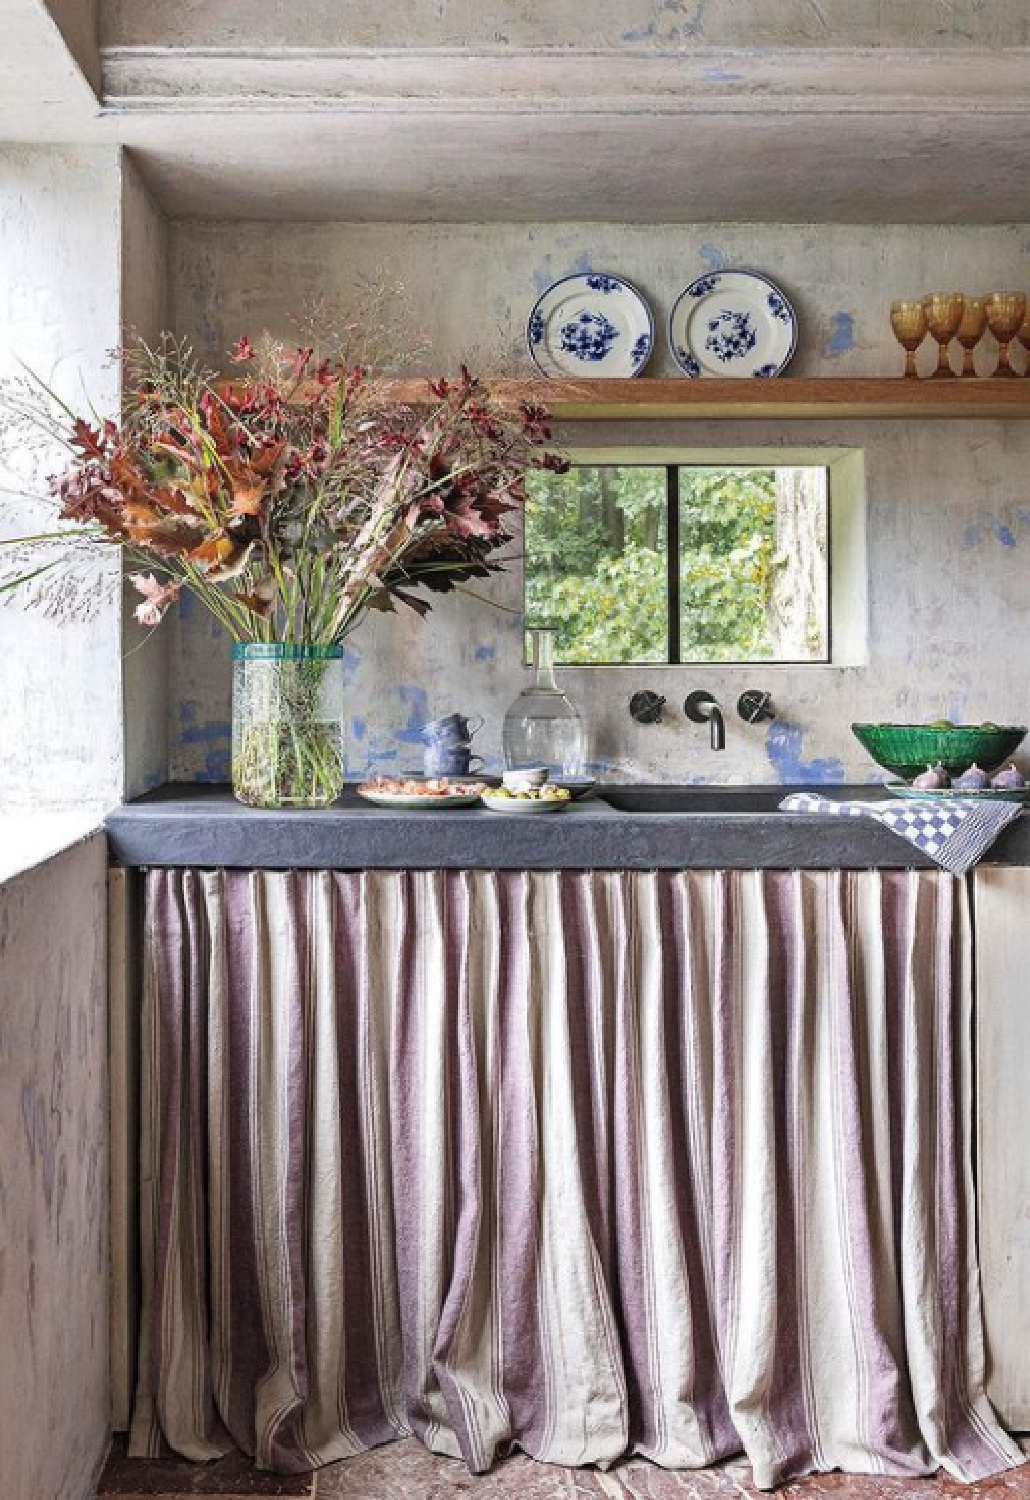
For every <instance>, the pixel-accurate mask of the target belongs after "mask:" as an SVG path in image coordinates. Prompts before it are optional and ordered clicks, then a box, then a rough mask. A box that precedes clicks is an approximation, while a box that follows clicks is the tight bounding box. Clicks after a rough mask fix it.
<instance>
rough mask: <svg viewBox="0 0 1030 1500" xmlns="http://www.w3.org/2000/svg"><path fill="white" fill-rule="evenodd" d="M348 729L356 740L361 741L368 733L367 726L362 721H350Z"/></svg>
mask: <svg viewBox="0 0 1030 1500" xmlns="http://www.w3.org/2000/svg"><path fill="white" fill-rule="evenodd" d="M350 729H351V734H352V735H353V736H354V738H355V739H356V740H363V739H364V738H365V736H366V734H367V733H368V725H367V724H366V723H365V720H364V719H351V721H350Z"/></svg>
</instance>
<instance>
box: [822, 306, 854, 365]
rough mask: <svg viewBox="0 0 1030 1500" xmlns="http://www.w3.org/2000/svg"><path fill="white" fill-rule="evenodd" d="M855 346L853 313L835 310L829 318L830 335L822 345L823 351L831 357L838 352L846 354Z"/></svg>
mask: <svg viewBox="0 0 1030 1500" xmlns="http://www.w3.org/2000/svg"><path fill="white" fill-rule="evenodd" d="M854 347H855V318H854V314H853V313H849V312H837V313H834V315H833V317H832V318H831V320H830V336H829V338H828V339H827V340H826V343H825V344H824V345H823V353H824V354H826V355H828V356H829V357H830V358H831V359H832V358H834V357H835V356H836V355H838V354H847V352H848V350H849V349H853V348H854Z"/></svg>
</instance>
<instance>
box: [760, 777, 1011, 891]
mask: <svg viewBox="0 0 1030 1500" xmlns="http://www.w3.org/2000/svg"><path fill="white" fill-rule="evenodd" d="M780 811H781V812H794V813H823V814H825V815H827V816H828V817H831V818H875V819H876V821H877V822H878V823H882V824H883V825H884V827H885V828H889V829H890V831H891V833H896V834H898V835H899V837H901V838H903V839H907V840H908V842H909V843H910V844H912V845H914V847H915V848H916V849H919V850H920V851H921V852H922V853H923V854H928V855H929V856H930V858H931V859H932V860H935V861H936V863H937V864H939V865H940V866H941V869H943V870H949V871H950V872H951V874H952V875H964V874H965V873H966V871H967V870H971V869H972V868H973V866H974V865H975V864H976V863H977V861H978V860H980V859H982V858H983V856H984V855H985V854H986V853H987V851H988V849H989V848H990V847H991V845H992V844H993V843H994V841H995V839H996V838H997V837H998V835H999V834H1000V833H1001V831H1002V829H1003V828H1007V827H1008V825H1009V824H1010V823H1011V822H1012V821H1013V819H1015V818H1018V817H1019V815H1020V813H1021V812H1022V811H1023V809H1022V807H1021V805H1020V804H1019V803H1018V802H994V801H990V802H988V801H977V800H976V799H975V798H973V797H954V798H950V797H949V798H948V799H947V801H944V800H941V801H937V800H936V799H931V798H929V797H926V798H921V797H906V798H904V799H902V798H899V799H898V801H896V802H858V801H853V802H834V801H832V800H831V799H830V798H829V797H817V796H814V795H813V794H812V793H811V792H794V793H792V794H791V796H789V797H785V798H784V800H783V801H782V802H781V803H780Z"/></svg>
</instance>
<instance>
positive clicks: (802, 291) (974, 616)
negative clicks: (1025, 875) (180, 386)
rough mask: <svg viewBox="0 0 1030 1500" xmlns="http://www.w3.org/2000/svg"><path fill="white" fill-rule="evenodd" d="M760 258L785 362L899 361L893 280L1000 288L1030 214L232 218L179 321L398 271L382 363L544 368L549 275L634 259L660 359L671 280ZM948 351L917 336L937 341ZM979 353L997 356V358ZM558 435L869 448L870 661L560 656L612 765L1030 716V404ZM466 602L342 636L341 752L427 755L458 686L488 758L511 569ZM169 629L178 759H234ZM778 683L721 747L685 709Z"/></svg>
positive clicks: (499, 702) (232, 330)
mask: <svg viewBox="0 0 1030 1500" xmlns="http://www.w3.org/2000/svg"><path fill="white" fill-rule="evenodd" d="M727 264H728V265H750V266H754V267H756V268H758V269H764V270H766V271H768V272H770V273H771V274H773V275H774V276H776V277H777V278H778V279H779V280H781V281H782V283H783V285H784V286H785V288H786V290H787V291H788V292H789V294H790V295H791V297H792V298H793V299H794V301H795V303H796V306H797V308H798V312H799V315H800V321H801V346H800V350H799V353H798V356H797V360H796V363H795V366H794V372H795V373H799V374H801V373H809V374H819V373H823V374H835V375H868V374H883V373H890V374H894V373H896V372H898V371H899V369H900V358H901V356H900V351H899V349H898V347H897V345H896V344H895V343H894V342H893V339H892V336H891V333H890V327H889V321H888V315H887V309H888V304H889V302H890V300H891V298H892V297H896V296H902V295H909V296H911V295H918V294H920V293H922V292H923V291H926V290H928V289H931V288H933V287H951V286H956V287H959V288H964V289H966V290H968V291H971V292H972V291H985V290H990V289H991V288H992V287H995V286H1000V285H1001V284H1005V285H1012V286H1017V287H1019V286H1025V285H1027V284H1030V228H1027V227H1026V226H1018V225H1017V226H1011V227H1002V228H991V229H982V230H981V229H968V228H944V227H940V226H924V227H904V226H890V227H855V226H812V225H787V226H783V225H781V226H768V225H762V226H746V225H732V226H727V225H718V224H707V225H702V226H695V227H684V226H667V225H666V226H663V225H656V226H652V227H650V228H645V227H638V226H632V227H627V226H620V225H598V224H590V225H585V226H584V225H579V226H576V225H549V226H548V225H535V226H518V225H488V226H487V225H479V226H476V225H461V226H455V225H451V226H429V225H404V226H400V225H392V224H391V225H372V224H365V225H294V226H288V225H279V224H276V225H225V224H223V225H217V224H206V223H199V222H181V223H178V224H176V225H174V226H173V233H172V252H171V267H172V287H173V293H172V295H173V319H174V325H175V327H176V329H177V331H178V332H180V333H183V334H187V335H189V336H190V337H191V338H192V339H194V340H195V341H196V345H197V348H198V350H199V351H200V352H201V353H202V354H203V355H204V356H205V357H206V358H209V359H211V360H213V361H217V360H218V359H219V357H220V353H221V351H222V350H225V349H227V348H229V347H230V346H231V345H232V344H233V343H234V342H235V340H236V338H237V336H238V335H239V334H240V333H242V332H247V333H250V334H251V335H254V334H256V333H258V332H260V331H261V330H262V329H263V328H268V329H270V330H271V331H273V332H274V333H276V334H279V335H282V336H284V337H289V336H290V334H291V331H292V329H291V313H294V312H297V311H299V312H301V313H303V312H304V310H305V307H306V306H310V305H311V304H313V303H314V302H315V301H317V300H318V299H319V298H322V299H329V300H330V301H335V303H336V304H337V305H338V306H339V308H340V309H341V311H342V314H343V315H345V316H346V315H352V316H353V315H354V314H356V313H360V310H361V306H362V301H363V298H364V297H365V296H367V292H366V291H365V290H363V288H367V284H368V282H369V281H371V280H374V279H375V278H376V277H377V276H381V277H385V278H386V279H387V280H389V281H390V282H391V283H398V282H399V283H400V284H401V286H402V288H403V290H402V292H400V293H398V295H397V317H396V328H395V329H394V331H393V335H392V355H393V358H392V361H391V363H392V365H393V367H394V368H397V369H404V368H405V367H407V368H409V369H412V370H416V371H417V370H426V371H434V370H453V369H454V368H455V367H456V365H457V364H458V362H459V360H461V359H466V360H467V361H468V362H469V363H470V365H471V366H472V367H473V369H475V370H476V371H477V372H481V373H484V374H494V375H499V374H508V375H515V374H528V373H530V372H531V366H530V364H529V361H528V357H527V355H526V353H525V350H524V346H523V333H522V330H523V327H524V323H525V318H526V315H527V313H528V311H529V308H530V307H531V306H532V303H533V301H534V299H535V297H536V295H537V294H538V293H539V292H540V291H541V290H542V289H543V288H544V287H545V286H546V285H547V284H548V283H549V282H551V281H552V280H554V279H556V278H557V277H559V276H561V275H564V274H567V273H568V272H571V271H574V270H578V269H584V268H587V267H590V266H592V267H593V268H594V269H613V270H619V271H621V272H623V273H624V274H625V275H627V276H628V277H629V278H630V279H631V280H633V281H634V282H636V284H637V285H638V286H639V287H640V288H641V290H642V291H644V293H645V294H646V295H647V296H648V298H649V300H650V302H651V304H652V307H653V308H654V310H655V313H656V319H657V322H658V325H659V337H658V354H657V355H656V359H655V362H654V364H653V366H652V368H651V370H650V371H649V373H669V372H671V366H670V362H669V358H668V355H667V354H666V352H665V339H664V334H663V332H662V328H663V325H664V320H665V316H666V315H667V313H668V311H669V308H670V307H671V305H672V302H673V300H674V298H675V296H676V294H677V293H678V291H679V290H680V289H681V288H682V287H683V286H684V285H685V284H686V283H687V282H688V281H689V280H690V279H691V278H692V277H694V276H695V275H697V274H698V273H699V272H700V271H702V270H704V269H705V268H706V267H718V266H721V265H727ZM931 356H932V351H931V350H930V349H929V348H926V349H924V350H923V351H922V358H923V359H924V360H928V359H930V358H931ZM989 362H990V354H989V351H988V352H987V353H986V354H985V368H986V367H987V366H988V365H989ZM563 435H564V437H565V438H566V440H567V441H568V442H569V443H571V444H573V445H576V444H579V445H587V446H590V447H591V448H597V447H599V446H605V445H610V446H613V447H625V446H627V445H630V444H633V445H644V446H647V445H650V446H654V447H663V448H670V447H683V448H695V449H696V448H706V449H718V448H725V449H727V450H729V451H732V450H734V449H738V450H739V449H740V448H742V447H747V448H754V447H756V446H760V445H767V446H769V447H771V448H775V447H777V446H784V447H788V448H808V449H811V447H812V445H813V444H817V445H818V444H823V445H827V446H829V447H832V448H834V449H840V448H852V449H858V450H861V452H862V453H863V455H864V464H865V472H866V492H867V494H866V504H867V538H868V540H867V545H868V560H867V567H868V580H869V601H870V603H869V629H868V641H867V661H866V664H864V665H858V666H849V667H846V668H844V667H839V666H838V667H834V666H830V667H820V666H808V667H767V666H761V667H754V668H746V669H745V668H728V667H689V668H688V667H682V668H670V667H658V668H655V667H641V668H593V669H588V670H584V669H571V668H570V669H565V670H564V672H563V673H562V681H563V683H564V685H565V686H566V687H567V690H568V691H569V693H570V695H571V696H572V697H573V698H574V700H576V701H577V702H578V703H579V704H580V705H581V706H582V707H583V708H584V709H585V710H586V711H587V713H588V714H589V718H590V721H591V725H592V731H593V755H594V759H595V762H596V764H597V766H598V768H599V769H600V770H601V771H602V772H604V774H607V775H612V776H619V777H626V778H634V779H647V778H657V779H670V780H678V779H696V780H699V781H708V780H770V779H773V780H776V779H778V780H781V781H784V782H797V781H812V780H815V781H818V780H827V781H833V780H841V779H855V780H864V779H867V778H868V777H869V776H870V774H871V772H872V771H874V769H875V768H873V767H871V765H870V763H869V761H868V760H867V759H866V758H865V756H864V754H863V753H862V752H861V750H859V748H858V746H857V745H856V744H855V743H854V742H853V740H852V737H851V735H850V732H849V729H848V725H849V723H850V722H851V720H852V719H855V718H859V717H865V716H868V717H870V718H881V717H882V718H905V719H914V718H919V717H924V716H925V717H927V718H932V717H937V716H938V715H941V714H946V715H947V716H948V717H951V718H967V719H972V720H979V719H987V718H991V719H994V720H998V721H1008V722H1026V716H1027V714H1028V713H1030V688H1028V686H1027V668H1028V666H1030V659H1028V657H1030V653H1028V652H1027V649H1026V647H1025V645H1024V644H1023V643H1024V642H1025V641H1026V640H1027V639H1028V635H1030V487H1028V482H1027V479H1026V475H1027V473H1028V469H1030V430H1028V427H1027V424H1020V423H972V422H952V423H942V422H837V421H834V422H819V423H803V422H794V423H786V424H779V423H727V422H722V423H697V422H695V423H644V424H636V425H628V424H623V425H607V424H605V425H602V424H593V423H592V424H580V425H579V427H578V428H576V427H570V428H569V429H568V430H567V431H566V432H565V434H563ZM492 593H493V598H494V600H495V603H496V604H500V605H501V606H502V608H500V609H498V608H494V607H491V606H490V605H489V604H486V603H482V602H479V601H477V600H475V599H472V598H468V597H464V598H460V599H459V598H454V597H451V598H448V599H444V600H442V601H440V602H439V603H438V604H437V605H436V606H435V607H434V610H433V614H432V616H431V618H430V619H429V621H427V622H425V623H423V622H419V621H418V620H417V619H415V618H414V617H407V616H403V617H402V616H399V617H397V618H396V619H376V620H375V621H372V622H370V623H369V624H368V626H367V627H363V628H362V630H361V631H360V633H359V634H357V635H356V636H355V637H354V638H353V640H352V642H351V643H350V645H351V649H350V650H349V652H348V658H347V660H348V667H349V680H350V693H351V698H350V703H351V708H350V713H349V736H350V741H349V763H350V769H351V771H352V772H353V773H354V774H364V773H365V772H366V771H369V770H378V771H384V772H389V771H392V770H395V769H415V768H417V767H418V765H419V762H420V754H421V750H420V743H419V738H418V732H417V731H418V726H419V725H420V724H421V723H422V722H424V720H425V719H426V718H428V717H431V716H432V715H434V714H436V713H440V712H444V711H447V710H449V709H452V708H460V709H463V710H465V711H477V712H480V713H482V714H484V715H485V716H486V717H487V721H488V722H487V726H486V728H485V729H484V730H483V732H482V734H481V735H480V741H481V742H482V744H483V748H484V750H485V752H486V754H487V755H488V758H489V759H490V763H491V764H494V765H495V764H496V763H497V757H498V756H499V751H500V723H501V718H502V716H503V712H504V709H505V708H506V706H507V705H508V703H509V702H510V701H511V699H512V698H513V697H514V696H515V694H516V693H517V692H518V691H519V690H520V688H521V687H522V686H523V685H524V684H525V682H526V680H527V673H526V671H525V669H524V668H523V666H522V665H521V651H520V631H519V621H518V614H517V611H518V609H519V606H520V597H521V586H520V580H519V576H518V572H517V569H513V570H512V572H511V573H510V574H508V575H507V576H505V577H504V578H502V579H501V580H499V581H498V583H497V585H496V586H495V587H494V589H493V590H492ZM169 624H170V626H171V628H172V629H173V630H176V631H177V634H176V636H175V638H174V639H173V641H172V692H171V710H172V719H171V724H170V754H171V773H172V775H173V777H175V778H180V779H194V778H196V779H213V780H218V779H224V778H225V776H226V775H227V773H228V721H229V670H228V660H227V658H228V652H227V650H226V646H225V642H224V641H223V639H222V638H221V636H220V634H219V632H218V631H217V630H216V629H215V628H214V627H213V626H212V625H210V624H209V623H208V622H207V620H206V619H205V618H203V617H202V616H201V615H200V613H199V612H198V610H197V608H196V606H192V607H190V606H187V608H186V609H185V611H184V612H183V615H182V617H181V618H180V621H179V622H178V626H176V625H175V624H174V623H173V622H169ZM643 686H653V687H655V688H656V689H657V690H658V691H660V692H662V693H663V694H665V695H666V697H667V699H668V702H669V711H668V713H667V718H666V721H665V722H664V723H663V724H662V725H660V726H658V727H656V728H640V727H638V726H636V725H634V724H633V723H632V721H631V720H630V718H629V716H628V713H627V710H626V704H627V700H628V698H629V696H630V694H631V693H632V692H633V691H634V690H635V689H637V688H639V687H643ZM745 686H747V687H750V686H759V687H768V688H770V689H771V691H772V692H773V695H774V699H775V702H776V705H777V709H778V715H779V716H778V718H777V720H776V721H775V722H774V723H773V724H772V725H771V726H768V727H763V728H762V729H755V728H745V726H744V725H743V724H741V723H740V721H739V720H737V719H735V718H733V719H731V720H730V723H729V728H728V746H727V750H726V751H725V752H724V753H721V754H713V753H712V751H711V750H710V749H709V747H708V742H707V736H706V732H705V730H704V729H702V728H699V727H696V726H692V725H689V724H688V723H687V722H686V720H685V719H684V718H683V715H682V711H681V705H682V701H683V698H684V697H685V695H686V693H687V691H689V690H690V689H691V688H694V687H706V688H708V689H709V690H710V691H712V692H714V693H715V695H716V696H717V697H718V698H719V700H720V702H722V703H723V704H724V705H732V704H733V703H734V702H735V700H736V696H737V694H738V693H739V691H740V690H741V689H742V688H743V687H745Z"/></svg>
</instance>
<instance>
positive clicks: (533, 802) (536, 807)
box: [483, 788, 572, 818]
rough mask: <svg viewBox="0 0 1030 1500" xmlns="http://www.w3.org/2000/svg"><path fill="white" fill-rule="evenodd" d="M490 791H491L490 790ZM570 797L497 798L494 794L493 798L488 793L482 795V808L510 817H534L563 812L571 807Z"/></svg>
mask: <svg viewBox="0 0 1030 1500" xmlns="http://www.w3.org/2000/svg"><path fill="white" fill-rule="evenodd" d="M491 790H493V789H492V788H491ZM571 805H572V798H571V797H527V798H518V797H498V796H497V795H496V792H495V793H494V795H493V796H491V795H490V791H486V792H484V793H483V806H484V807H488V808H489V809H490V811H491V812H496V813H507V814H508V815H509V816H511V817H516V818H526V817H535V816H536V815H537V814H539V813H556V812H564V811H565V809H566V808H567V807H571Z"/></svg>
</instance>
